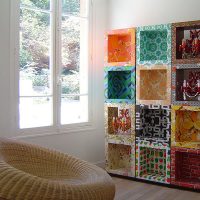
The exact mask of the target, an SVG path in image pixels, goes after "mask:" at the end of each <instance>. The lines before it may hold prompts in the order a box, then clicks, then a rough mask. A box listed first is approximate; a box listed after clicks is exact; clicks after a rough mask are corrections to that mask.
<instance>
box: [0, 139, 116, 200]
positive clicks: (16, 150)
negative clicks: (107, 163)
mask: <svg viewBox="0 0 200 200" xmlns="http://www.w3.org/2000/svg"><path fill="white" fill-rule="evenodd" d="M114 195H115V186H114V184H113V182H112V179H111V177H110V176H109V175H108V174H107V173H106V172H105V171H104V170H102V169H100V168H99V167H97V166H94V165H92V164H89V163H87V162H85V161H82V160H79V159H77V158H74V157H72V156H69V155H66V154H63V153H60V152H56V151H52V150H49V149H46V148H41V147H38V146H35V145H30V144H26V143H23V142H18V141H14V140H9V139H2V138H1V139H0V199H1V198H2V199H6V200H41V199H42V200H47V199H48V200H66V199H67V200H79V199H80V200H113V199H114Z"/></svg>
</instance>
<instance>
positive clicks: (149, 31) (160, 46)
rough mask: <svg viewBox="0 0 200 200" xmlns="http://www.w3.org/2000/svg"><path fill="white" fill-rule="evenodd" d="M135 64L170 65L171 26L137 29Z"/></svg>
mask: <svg viewBox="0 0 200 200" xmlns="http://www.w3.org/2000/svg"><path fill="white" fill-rule="evenodd" d="M136 37H137V46H136V50H137V56H136V58H137V64H138V65H153V64H158V65H162V64H166V65H169V66H170V65H171V24H160V25H154V26H142V27H138V28H137V35H136Z"/></svg>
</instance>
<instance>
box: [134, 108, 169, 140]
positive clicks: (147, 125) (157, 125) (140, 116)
mask: <svg viewBox="0 0 200 200" xmlns="http://www.w3.org/2000/svg"><path fill="white" fill-rule="evenodd" d="M170 118H171V107H170V106H160V105H136V137H137V138H138V139H139V140H146V141H156V142H169V141H170V132H171V122H170V121H171V119H170Z"/></svg>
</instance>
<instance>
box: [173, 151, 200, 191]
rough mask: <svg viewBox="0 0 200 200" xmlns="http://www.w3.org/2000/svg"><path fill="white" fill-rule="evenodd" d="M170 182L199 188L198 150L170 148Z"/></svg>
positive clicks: (199, 153)
mask: <svg viewBox="0 0 200 200" xmlns="http://www.w3.org/2000/svg"><path fill="white" fill-rule="evenodd" d="M171 158H172V159H171V169H172V170H171V183H172V184H174V185H178V186H182V187H188V188H193V189H200V150H194V149H186V148H172V149H171Z"/></svg>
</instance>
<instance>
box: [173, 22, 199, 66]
mask: <svg viewBox="0 0 200 200" xmlns="http://www.w3.org/2000/svg"><path fill="white" fill-rule="evenodd" d="M199 35H200V21H191V22H180V23H174V24H172V62H173V64H192V63H199V62H200V37H199Z"/></svg>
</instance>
